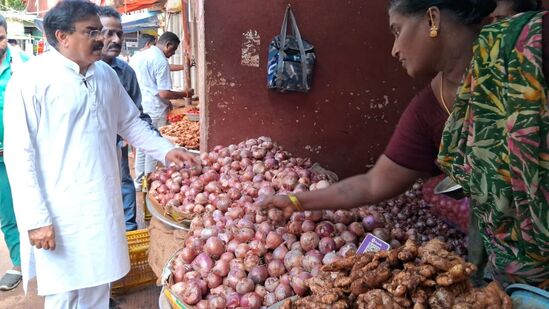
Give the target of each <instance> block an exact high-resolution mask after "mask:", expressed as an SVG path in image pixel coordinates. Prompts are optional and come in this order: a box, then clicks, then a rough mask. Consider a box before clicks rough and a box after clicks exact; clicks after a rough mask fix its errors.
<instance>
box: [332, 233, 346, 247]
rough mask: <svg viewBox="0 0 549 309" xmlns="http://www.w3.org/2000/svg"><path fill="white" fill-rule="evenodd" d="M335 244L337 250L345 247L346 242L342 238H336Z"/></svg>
mask: <svg viewBox="0 0 549 309" xmlns="http://www.w3.org/2000/svg"><path fill="white" fill-rule="evenodd" d="M334 243H335V245H336V249H339V248H341V247H343V246H344V245H345V240H343V238H341V236H336V237H334Z"/></svg>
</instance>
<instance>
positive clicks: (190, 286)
mask: <svg viewBox="0 0 549 309" xmlns="http://www.w3.org/2000/svg"><path fill="white" fill-rule="evenodd" d="M178 295H179V296H180V297H181V299H182V300H183V301H184V302H185V303H186V304H188V305H196V304H197V303H198V302H199V301H200V300H202V289H201V288H200V286H199V285H198V283H197V282H196V281H194V280H191V281H187V282H184V283H183V285H182V286H181V290H180V293H178Z"/></svg>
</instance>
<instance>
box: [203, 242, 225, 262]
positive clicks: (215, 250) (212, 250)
mask: <svg viewBox="0 0 549 309" xmlns="http://www.w3.org/2000/svg"><path fill="white" fill-rule="evenodd" d="M204 252H206V253H207V254H209V255H210V256H211V257H214V258H215V257H219V256H221V254H223V252H225V246H224V245H223V241H221V239H219V238H218V237H210V238H208V240H206V244H205V245H204Z"/></svg>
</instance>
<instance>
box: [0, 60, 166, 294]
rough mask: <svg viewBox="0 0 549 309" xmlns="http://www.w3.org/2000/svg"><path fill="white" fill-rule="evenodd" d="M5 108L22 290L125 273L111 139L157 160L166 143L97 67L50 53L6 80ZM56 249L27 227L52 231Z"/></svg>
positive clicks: (47, 290) (51, 289)
mask: <svg viewBox="0 0 549 309" xmlns="http://www.w3.org/2000/svg"><path fill="white" fill-rule="evenodd" d="M5 101H6V104H5V111H4V126H5V138H4V142H5V146H4V147H5V150H4V151H5V157H4V158H5V162H6V167H7V171H8V176H9V179H10V183H11V189H12V194H13V202H14V209H15V213H16V217H17V224H18V227H19V231H20V233H21V260H22V268H23V277H24V280H25V287H26V286H27V282H28V280H29V278H32V277H33V276H34V275H35V274H36V275H37V280H38V294H39V295H50V294H57V293H62V292H66V291H71V290H75V289H82V288H87V287H93V286H97V285H101V284H105V283H109V282H112V281H114V280H117V279H119V278H121V277H123V276H124V275H125V274H126V273H127V272H128V271H129V269H130V265H129V258H128V249H127V242H126V237H125V226H124V215H123V208H122V198H121V196H122V195H121V192H120V173H119V168H118V161H117V154H116V134H119V135H121V136H122V137H124V138H126V139H127V140H128V141H129V142H130V143H131V144H133V145H135V146H136V147H138V148H140V149H144V150H145V151H147V150H148V154H149V155H151V156H153V157H154V158H155V159H157V160H160V161H161V162H164V161H165V156H166V154H167V152H168V151H169V150H171V149H172V148H173V146H172V145H171V144H170V143H169V142H168V141H166V140H165V139H163V138H161V137H158V136H157V135H156V134H155V133H154V132H153V131H151V130H150V129H149V126H148V125H147V124H146V123H145V122H143V121H141V120H140V119H139V111H138V110H137V108H136V107H135V104H134V103H133V102H132V100H131V99H130V97H129V96H128V94H127V93H126V91H125V90H124V88H123V87H122V85H121V84H120V81H119V80H118V77H117V76H116V73H115V72H114V71H113V70H112V69H111V68H110V67H109V66H108V65H107V64H105V63H103V62H102V61H98V62H96V63H94V64H93V65H91V66H90V68H89V69H88V71H87V73H86V75H85V76H83V75H81V74H80V73H79V68H78V65H77V64H76V63H74V62H72V61H71V60H69V59H67V58H65V57H64V56H62V55H61V54H60V53H58V52H57V51H55V50H52V51H50V52H48V53H45V54H43V55H41V56H38V57H35V58H34V59H32V60H30V61H28V62H27V63H26V64H24V65H23V66H21V67H20V68H19V70H18V72H16V73H15V74H14V76H13V77H12V79H11V81H10V83H9V85H8V88H7V91H6V100H5ZM52 223H53V226H54V229H55V240H56V242H57V248H56V249H55V250H54V251H48V250H38V249H36V248H34V247H31V246H30V244H29V240H28V230H31V229H34V228H38V227H42V226H46V225H49V224H52Z"/></svg>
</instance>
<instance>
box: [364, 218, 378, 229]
mask: <svg viewBox="0 0 549 309" xmlns="http://www.w3.org/2000/svg"><path fill="white" fill-rule="evenodd" d="M362 225H363V226H364V229H365V230H366V231H368V232H370V231H372V230H373V229H375V228H376V227H377V220H376V218H375V217H374V216H372V215H369V216H366V217H364V218H363V219H362Z"/></svg>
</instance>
